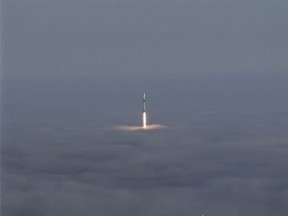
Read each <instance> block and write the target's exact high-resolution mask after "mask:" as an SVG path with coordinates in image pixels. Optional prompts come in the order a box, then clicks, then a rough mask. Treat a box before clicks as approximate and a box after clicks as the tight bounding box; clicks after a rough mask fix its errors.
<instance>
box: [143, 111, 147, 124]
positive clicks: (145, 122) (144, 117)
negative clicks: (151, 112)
mask: <svg viewBox="0 0 288 216" xmlns="http://www.w3.org/2000/svg"><path fill="white" fill-rule="evenodd" d="M146 127H147V119H146V112H143V128H146Z"/></svg>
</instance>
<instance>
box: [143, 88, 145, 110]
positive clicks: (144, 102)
mask: <svg viewBox="0 0 288 216" xmlns="http://www.w3.org/2000/svg"><path fill="white" fill-rule="evenodd" d="M143 112H146V99H145V93H144V95H143Z"/></svg>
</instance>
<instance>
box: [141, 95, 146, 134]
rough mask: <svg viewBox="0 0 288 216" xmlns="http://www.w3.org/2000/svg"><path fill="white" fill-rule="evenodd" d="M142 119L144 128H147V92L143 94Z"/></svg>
mask: <svg viewBox="0 0 288 216" xmlns="http://www.w3.org/2000/svg"><path fill="white" fill-rule="evenodd" d="M142 120H143V122H142V123H143V128H144V129H145V128H146V127H147V117H146V98H145V93H144V95H143V114H142Z"/></svg>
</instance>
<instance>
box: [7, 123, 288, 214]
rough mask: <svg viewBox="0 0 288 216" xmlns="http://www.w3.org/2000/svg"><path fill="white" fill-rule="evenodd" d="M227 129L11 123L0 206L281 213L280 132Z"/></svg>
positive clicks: (17, 210)
mask: <svg viewBox="0 0 288 216" xmlns="http://www.w3.org/2000/svg"><path fill="white" fill-rule="evenodd" d="M10 127H11V126H10ZM13 127H15V126H13ZM254 129H255V128H254ZM229 130H230V132H229V133H228V128H218V129H217V130H216V131H215V130H214V129H212V128H211V129H207V128H205V129H203V128H188V127H186V128H176V129H175V128H174V129H171V128H170V129H169V130H164V131H155V132H152V131H151V133H150V132H147V133H138V132H136V133H134V132H133V133H131V132H129V133H126V132H124V133H123V132H121V131H118V132H117V131H103V130H98V131H97V130H94V129H93V130H92V129H91V130H87V131H86V130H82V131H80V130H65V129H62V130H58V131H57V130H51V129H48V128H42V129H41V130H40V129H36V128H30V129H27V128H26V127H25V128H22V127H20V126H19V127H18V130H16V131H15V130H13V131H12V130H9V131H8V132H7V135H6V139H5V142H4V145H3V147H2V152H3V153H2V155H3V158H2V164H3V172H2V173H3V177H2V179H3V185H4V187H2V197H3V199H2V207H3V208H2V210H3V214H4V215H5V216H14V215H21V214H22V215H23V214H25V215H81V214H83V213H84V214H85V215H95V214H96V215H107V216H112V215H141V216H142V215H143V216H144V215H171V216H172V215H175V214H178V215H191V214H192V215H201V214H202V213H205V215H216V216H217V215H219V216H220V215H223V214H226V215H229V214H230V215H235V216H238V215H239V216H240V215H247V216H250V215H267V216H268V215H274V214H277V215H285V213H287V212H288V209H287V205H286V204H285V203H286V200H287V198H288V187H287V186H288V185H287V180H288V174H287V172H286V168H287V166H286V164H287V163H286V162H287V157H288V151H287V146H288V138H287V136H284V135H283V136H277V138H276V137H275V136H274V135H273V133H272V132H271V131H266V134H265V136H264V135H263V136H262V138H259V136H255V135H253V134H252V135H251V134H249V133H247V131H246V130H244V129H243V130H242V131H240V130H239V128H238V129H237V130H236V129H232V130H231V129H229ZM225 131H226V132H225ZM257 132H258V133H260V132H261V133H263V131H257ZM263 134H264V133H263Z"/></svg>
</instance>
